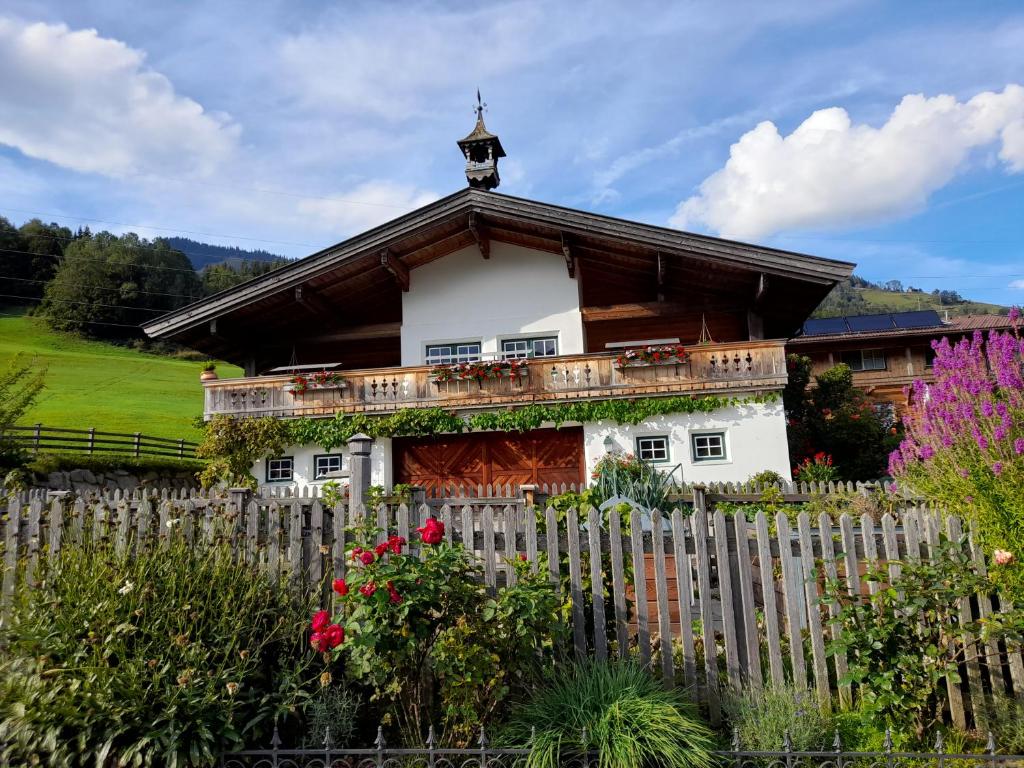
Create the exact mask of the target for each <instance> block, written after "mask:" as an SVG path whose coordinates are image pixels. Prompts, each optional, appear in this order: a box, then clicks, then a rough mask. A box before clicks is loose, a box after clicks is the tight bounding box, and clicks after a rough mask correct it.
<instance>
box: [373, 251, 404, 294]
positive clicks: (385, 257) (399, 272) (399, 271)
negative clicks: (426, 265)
mask: <svg viewBox="0 0 1024 768" xmlns="http://www.w3.org/2000/svg"><path fill="white" fill-rule="evenodd" d="M380 265H381V266H382V267H384V269H386V270H387V271H388V272H389V273H390V274H391V276H392V277H393V278H395V282H396V283H398V287H399V288H401V289H402V292H403V293H408V292H409V268H408V267H407V266H405V264H403V263H402V260H401V259H399V258H398V257H397V256H395V255H394V254H393V253H391V251H389V250H388V249H387V248H385V249H384V250H382V251H381V252H380Z"/></svg>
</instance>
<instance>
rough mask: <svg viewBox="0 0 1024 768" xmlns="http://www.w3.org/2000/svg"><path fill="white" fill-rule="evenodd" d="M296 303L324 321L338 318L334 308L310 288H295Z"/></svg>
mask: <svg viewBox="0 0 1024 768" xmlns="http://www.w3.org/2000/svg"><path fill="white" fill-rule="evenodd" d="M295 302H296V303H297V304H301V305H302V306H303V307H305V308H306V309H308V310H309V311H310V312H312V313H313V314H314V315H316V316H317V317H320V318H322V319H324V320H334V319H336V318H337V313H336V312H335V310H334V308H333V307H331V305H330V304H328V303H327V302H326V301H324V300H323V298H321V297H320V296H319V295H317V294H316V293H315V292H314V291H312V290H311V289H310V288H309V286H306V285H297V286H295Z"/></svg>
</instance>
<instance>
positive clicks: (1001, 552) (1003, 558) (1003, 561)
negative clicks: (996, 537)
mask: <svg viewBox="0 0 1024 768" xmlns="http://www.w3.org/2000/svg"><path fill="white" fill-rule="evenodd" d="M992 559H993V560H994V561H995V564H996V565H1009V564H1010V563H1012V562H1013V552H1010V551H1009V550H1006V549H997V550H996V551H995V552H993V553H992Z"/></svg>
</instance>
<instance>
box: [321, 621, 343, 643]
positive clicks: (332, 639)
mask: <svg viewBox="0 0 1024 768" xmlns="http://www.w3.org/2000/svg"><path fill="white" fill-rule="evenodd" d="M324 639H326V640H327V647H328V648H337V647H338V646H339V645H341V644H342V643H343V642H345V630H344V628H342V627H340V626H338V625H337V624H331V626H329V627H328V628H327V631H326V632H324Z"/></svg>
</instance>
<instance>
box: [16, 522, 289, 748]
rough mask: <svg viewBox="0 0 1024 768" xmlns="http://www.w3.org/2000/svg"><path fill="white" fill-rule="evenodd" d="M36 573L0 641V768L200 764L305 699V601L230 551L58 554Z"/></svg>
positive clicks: (178, 546) (69, 549)
mask: <svg viewBox="0 0 1024 768" xmlns="http://www.w3.org/2000/svg"><path fill="white" fill-rule="evenodd" d="M36 577H37V579H38V580H39V584H38V586H36V587H34V588H32V587H28V586H25V585H22V586H21V587H20V588H19V589H18V591H17V593H16V594H15V596H14V602H13V605H12V619H11V622H10V624H9V625H7V626H5V627H4V628H3V630H2V635H0V648H2V651H0V744H2V745H4V746H3V747H2V750H3V751H2V752H0V764H4V765H46V766H55V767H66V768H78V767H79V766H83V767H84V766H90V767H91V766H108V765H126V766H127V765H131V766H140V767H145V766H154V767H155V766H161V768H162V767H163V766H212V765H214V764H215V763H216V761H217V758H218V756H219V754H220V753H221V751H222V750H225V749H238V748H241V747H243V746H244V745H245V744H246V743H257V744H263V743H265V742H266V739H267V738H268V736H269V734H268V730H269V729H270V727H271V725H272V724H273V722H274V720H275V719H276V718H282V717H285V716H287V715H288V713H289V712H291V711H293V710H294V709H295V708H296V707H297V705H298V704H300V703H301V701H302V699H303V696H304V694H303V692H302V690H301V686H302V680H303V677H304V676H305V675H306V670H305V667H304V664H305V663H306V662H303V658H304V657H305V658H306V659H307V661H308V656H309V654H308V653H306V651H305V649H304V648H303V647H302V646H301V644H298V643H297V639H298V637H299V636H300V635H301V631H302V629H301V627H302V625H303V624H304V623H305V621H304V620H305V615H306V613H307V611H308V606H306V605H302V604H299V602H298V601H297V600H295V599H294V598H293V597H292V595H291V594H289V592H288V590H287V588H286V587H283V586H281V587H278V586H275V585H274V584H273V583H272V582H271V581H270V580H269V579H268V578H267V577H266V576H263V575H258V574H256V573H255V572H254V571H251V570H250V569H248V568H245V567H240V566H239V564H238V563H237V562H236V561H235V560H234V558H233V557H232V553H231V548H230V546H229V545H228V544H218V545H202V544H199V543H196V544H188V543H185V542H183V541H180V540H175V541H171V542H167V541H166V540H165V542H164V545H161V546H160V547H158V548H156V549H155V550H153V551H149V552H145V553H142V554H140V555H138V556H137V557H135V556H132V555H122V554H118V553H117V552H116V551H115V549H114V548H113V547H111V546H109V545H106V544H102V543H101V544H97V545H93V544H92V543H89V544H83V545H70V546H66V547H65V548H64V549H63V550H62V551H61V553H60V555H59V557H58V558H57V559H56V561H55V563H54V564H53V565H52V566H46V567H43V568H42V570H41V572H40V571H37V573H36ZM5 761H6V762H5Z"/></svg>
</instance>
